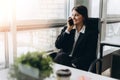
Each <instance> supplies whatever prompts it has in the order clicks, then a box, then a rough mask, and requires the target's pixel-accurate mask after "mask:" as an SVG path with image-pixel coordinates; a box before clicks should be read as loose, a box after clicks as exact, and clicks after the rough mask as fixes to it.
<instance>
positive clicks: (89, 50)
mask: <svg viewBox="0 0 120 80" xmlns="http://www.w3.org/2000/svg"><path fill="white" fill-rule="evenodd" d="M71 19H72V20H73V24H72V23H71V22H72V20H71ZM88 22H89V21H88V10H87V8H86V7H85V6H76V7H74V8H73V9H72V16H71V18H69V20H68V21H67V26H65V27H64V28H63V29H62V31H61V34H60V35H59V36H58V38H57V40H56V42H55V46H56V48H58V49H60V51H59V52H58V53H57V56H56V57H55V59H54V61H55V62H57V63H60V64H63V65H67V66H72V67H75V68H78V69H82V70H88V68H89V66H90V64H91V62H92V61H94V60H95V59H96V47H97V46H96V45H97V37H98V36H97V35H96V34H95V32H91V31H90V29H89V27H90V25H89V24H88Z"/></svg>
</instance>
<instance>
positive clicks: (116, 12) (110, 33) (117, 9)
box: [106, 0, 120, 39]
mask: <svg viewBox="0 0 120 80" xmlns="http://www.w3.org/2000/svg"><path fill="white" fill-rule="evenodd" d="M119 3H120V0H115V1H113V0H108V3H107V19H108V20H111V21H114V20H115V21H118V22H117V23H108V24H107V26H106V39H111V38H112V37H120V4H119ZM111 5H113V6H111Z"/></svg>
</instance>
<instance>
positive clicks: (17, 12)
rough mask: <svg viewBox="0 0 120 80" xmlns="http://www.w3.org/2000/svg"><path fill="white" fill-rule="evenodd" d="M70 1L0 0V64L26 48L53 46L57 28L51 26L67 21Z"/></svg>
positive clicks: (52, 47)
mask: <svg viewBox="0 0 120 80" xmlns="http://www.w3.org/2000/svg"><path fill="white" fill-rule="evenodd" d="M69 1H70V0H0V33H1V34H0V47H1V52H0V53H1V54H0V58H1V56H2V58H1V59H2V60H1V61H0V64H1V63H4V64H6V63H7V65H9V63H11V62H13V60H14V59H15V57H17V56H19V55H21V54H22V53H25V52H27V51H34V50H39V51H48V50H52V49H55V47H54V42H55V39H56V36H57V35H58V33H59V31H60V28H53V26H54V27H60V26H63V25H64V24H65V23H66V19H67V17H68V15H69V14H68V13H69V11H70V10H69V8H70V4H69V3H71V2H69ZM51 27H52V28H51Z"/></svg>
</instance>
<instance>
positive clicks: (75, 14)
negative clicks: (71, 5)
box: [72, 10, 84, 25]
mask: <svg viewBox="0 0 120 80" xmlns="http://www.w3.org/2000/svg"><path fill="white" fill-rule="evenodd" d="M72 19H73V21H74V24H75V25H79V24H81V23H83V20H84V17H83V16H82V15H81V14H79V13H78V12H77V11H75V10H73V11H72Z"/></svg>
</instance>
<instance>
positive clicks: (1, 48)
mask: <svg viewBox="0 0 120 80" xmlns="http://www.w3.org/2000/svg"><path fill="white" fill-rule="evenodd" d="M4 43H5V40H4V33H2V32H1V33H0V68H1V67H3V66H4V65H3V64H5V44H4Z"/></svg>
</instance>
